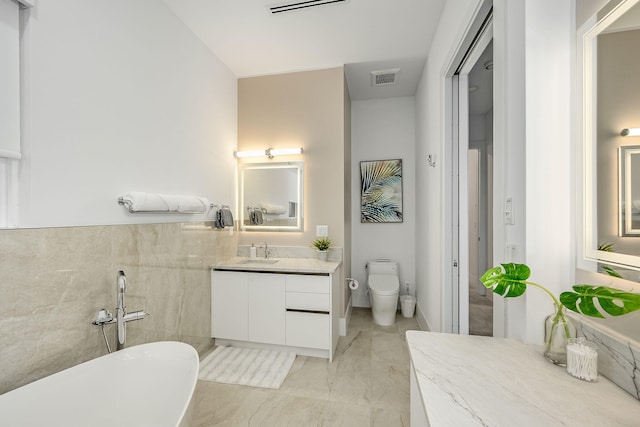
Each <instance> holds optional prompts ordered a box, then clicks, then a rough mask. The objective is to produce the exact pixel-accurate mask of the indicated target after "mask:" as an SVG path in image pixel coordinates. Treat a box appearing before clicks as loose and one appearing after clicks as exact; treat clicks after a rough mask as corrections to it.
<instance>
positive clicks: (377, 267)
mask: <svg viewBox="0 0 640 427" xmlns="http://www.w3.org/2000/svg"><path fill="white" fill-rule="evenodd" d="M367 286H368V288H369V302H370V303H371V312H372V313H373V321H374V322H375V323H376V324H377V325H380V326H391V325H393V324H394V323H395V321H396V310H397V309H398V293H399V291H400V281H399V280H398V263H397V262H394V261H390V260H375V261H369V262H368V263H367Z"/></svg>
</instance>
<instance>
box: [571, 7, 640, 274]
mask: <svg viewBox="0 0 640 427" xmlns="http://www.w3.org/2000/svg"><path fill="white" fill-rule="evenodd" d="M639 1H640V0H612V1H610V2H608V3H607V4H606V5H605V6H604V7H602V8H601V9H600V10H599V11H598V12H597V13H596V14H595V15H594V16H592V17H591V18H590V19H589V20H588V21H587V23H586V24H585V25H583V26H582V27H581V28H580V30H579V32H578V37H577V42H578V49H577V52H578V57H579V61H581V62H582V65H583V69H582V71H583V73H582V82H581V83H582V115H581V117H580V120H579V122H580V123H581V126H580V127H579V131H578V135H579V136H580V137H581V138H580V139H581V142H582V146H581V148H582V150H578V151H579V152H580V151H581V153H579V155H580V154H582V162H581V163H582V164H581V165H580V168H581V169H582V172H583V185H584V186H583V191H582V192H581V193H582V194H579V195H578V196H579V197H583V200H582V201H581V202H582V208H583V209H582V211H583V216H582V218H583V221H582V224H583V239H582V240H583V244H582V245H581V246H582V248H581V249H582V251H581V252H582V253H583V255H584V258H585V259H586V260H588V261H595V265H598V266H600V267H602V264H608V265H609V266H614V267H615V270H616V271H617V272H620V271H625V270H628V269H630V270H631V272H633V270H637V269H640V239H638V238H637V237H640V220H636V218H635V217H638V216H639V213H640V209H639V210H638V211H637V212H636V211H635V210H634V209H635V208H634V206H633V205H634V201H635V202H637V203H638V205H639V206H638V207H639V208H640V189H639V188H638V187H639V186H640V183H639V184H635V181H636V180H637V179H639V177H640V150H638V151H636V149H638V148H640V147H638V146H639V145H640V137H637V136H622V134H621V131H622V129H625V128H637V127H640V115H638V111H640V83H639V82H640V79H639V77H638V70H640V56H639V55H637V49H638V46H640V2H639ZM579 75H580V74H579ZM623 157H624V159H623ZM625 165H626V166H625ZM639 182H640V181H639ZM625 183H626V185H625ZM636 193H637V194H636ZM627 194H628V196H627ZM636 197H637V198H636ZM625 224H627V225H625ZM605 268H606V267H605ZM601 271H602V270H601ZM605 272H606V270H605ZM623 276H625V277H626V275H624V274H623ZM631 277H635V278H636V279H633V280H637V277H638V274H637V271H636V272H635V273H634V274H632V275H631Z"/></svg>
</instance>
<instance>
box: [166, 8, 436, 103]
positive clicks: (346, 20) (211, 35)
mask: <svg viewBox="0 0 640 427" xmlns="http://www.w3.org/2000/svg"><path fill="white" fill-rule="evenodd" d="M163 1H164V2H165V3H166V4H167V5H168V6H169V8H171V10H173V12H174V13H175V14H176V15H177V16H178V17H179V18H180V19H181V20H182V21H183V22H184V23H185V24H186V25H187V27H189V28H190V29H191V30H192V31H193V32H194V33H195V34H196V35H197V36H198V37H199V38H200V39H201V40H202V41H203V42H204V43H205V44H206V45H207V46H208V48H209V49H210V50H211V51H212V52H213V53H214V54H215V55H216V56H217V57H218V58H220V60H222V62H224V63H225V64H226V65H227V66H228V67H229V68H230V69H231V71H232V72H233V73H235V75H236V76H237V77H238V78H243V77H254V76H261V75H269V74H279V73H286V72H296V71H305V70H316V69H323V68H332V67H340V66H344V67H345V73H346V76H347V84H348V86H349V92H350V95H351V99H352V100H355V101H357V100H366V99H376V98H388V97H396V96H411V95H414V94H415V92H416V89H417V85H418V81H419V79H420V76H421V74H422V69H423V68H424V63H425V61H426V58H427V53H428V52H429V48H430V46H431V41H432V38H433V34H434V32H435V29H436V26H437V25H438V20H439V18H440V14H441V12H442V8H443V6H444V2H445V0H346V1H344V2H342V1H341V2H338V3H333V4H327V5H322V6H316V7H308V8H303V9H298V10H296V11H292V12H283V13H278V14H271V12H270V10H269V7H268V6H272V5H274V4H276V5H279V4H282V3H284V2H283V1H273V0H163ZM297 1H300V0H297ZM303 1H304V0H303ZM314 1H317V0H314ZM290 2H293V1H290ZM290 2H289V1H288V2H287V3H290ZM396 68H399V69H400V72H399V73H398V78H397V82H396V83H395V84H391V85H383V86H375V87H374V86H372V85H371V72H372V71H381V70H390V69H396Z"/></svg>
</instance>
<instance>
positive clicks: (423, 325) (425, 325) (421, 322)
mask: <svg viewBox="0 0 640 427" xmlns="http://www.w3.org/2000/svg"><path fill="white" fill-rule="evenodd" d="M416 320H417V321H418V326H420V329H422V330H423V331H430V330H431V328H430V327H429V322H427V318H426V317H425V315H424V313H423V312H422V308H421V307H420V304H416Z"/></svg>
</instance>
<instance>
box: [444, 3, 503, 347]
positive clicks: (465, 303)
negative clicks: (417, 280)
mask: <svg viewBox="0 0 640 427" xmlns="http://www.w3.org/2000/svg"><path fill="white" fill-rule="evenodd" d="M475 28H476V30H475V31H474V32H470V33H469V34H470V36H469V37H468V38H467V39H468V43H467V46H466V49H464V52H462V53H463V54H462V55H459V60H458V62H457V63H455V62H454V63H453V64H452V65H453V66H454V67H452V75H451V83H452V88H451V107H452V109H451V116H452V130H451V152H450V153H451V162H450V167H451V174H450V175H449V174H447V175H448V176H450V188H451V195H450V212H451V214H450V215H451V221H452V223H451V249H452V250H451V264H450V265H451V273H450V274H451V281H450V283H451V289H450V295H451V297H450V301H451V310H450V312H449V313H448V314H445V319H446V317H449V316H450V317H449V319H450V325H451V332H453V333H459V334H470V333H471V334H476V335H492V333H493V325H492V317H493V307H492V305H493V301H492V295H491V292H487V291H486V290H485V289H484V287H483V286H482V284H481V283H480V281H479V277H480V276H481V275H482V273H484V271H486V269H487V268H489V267H491V265H492V261H493V260H492V254H493V239H492V235H493V230H492V222H493V219H492V209H493V191H492V188H493V43H492V40H493V25H492V12H491V9H490V7H489V10H488V11H487V12H485V13H484V14H479V15H478V16H477V19H476V27H475ZM461 51H462V48H461ZM445 291H446V289H445ZM445 310H446V305H445ZM445 324H446V323H445Z"/></svg>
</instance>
